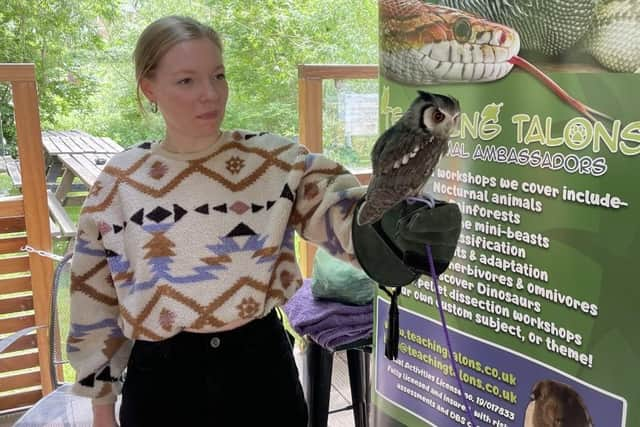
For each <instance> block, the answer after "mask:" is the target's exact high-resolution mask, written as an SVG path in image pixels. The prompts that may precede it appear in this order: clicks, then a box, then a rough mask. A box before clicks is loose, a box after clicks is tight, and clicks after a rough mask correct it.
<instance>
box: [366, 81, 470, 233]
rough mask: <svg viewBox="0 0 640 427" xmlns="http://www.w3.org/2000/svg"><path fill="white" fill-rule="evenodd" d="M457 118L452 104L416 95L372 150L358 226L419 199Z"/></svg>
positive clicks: (456, 106) (428, 95) (429, 95)
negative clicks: (404, 203) (371, 169)
mask: <svg viewBox="0 0 640 427" xmlns="http://www.w3.org/2000/svg"><path fill="white" fill-rule="evenodd" d="M459 117H460V104H459V103H458V100H457V99H455V98H451V97H448V96H445V95H438V94H435V93H428V92H425V91H421V90H419V91H418V97H417V98H416V99H415V100H414V101H413V102H412V103H411V105H410V106H409V109H408V110H407V111H406V112H405V113H404V114H403V115H402V117H400V119H399V120H398V121H397V122H396V123H395V124H394V125H393V126H391V127H390V128H389V129H387V130H386V131H385V132H384V133H383V134H382V135H380V137H379V138H378V140H377V141H376V143H375V145H374V146H373V150H372V151H371V164H372V165H373V174H372V177H371V182H370V183H369V187H368V188H367V193H366V196H365V202H364V203H363V204H362V206H361V207H360V210H359V211H358V217H357V222H358V224H359V225H364V224H370V223H373V222H376V221H378V220H379V219H380V218H382V216H383V214H384V213H385V212H386V211H387V210H389V209H390V208H392V207H393V206H395V205H396V204H397V203H399V202H401V201H402V200H404V199H406V198H407V197H415V196H418V195H419V194H420V190H421V189H422V187H423V186H424V185H425V184H426V182H427V180H428V179H429V177H430V176H431V174H432V173H433V170H434V169H435V167H436V164H437V163H438V161H439V160H440V158H441V157H442V156H443V155H444V154H445V153H446V152H447V149H448V143H449V136H450V135H451V133H452V132H453V131H454V130H455V129H456V128H457V126H458V124H459V120H460V119H459Z"/></svg>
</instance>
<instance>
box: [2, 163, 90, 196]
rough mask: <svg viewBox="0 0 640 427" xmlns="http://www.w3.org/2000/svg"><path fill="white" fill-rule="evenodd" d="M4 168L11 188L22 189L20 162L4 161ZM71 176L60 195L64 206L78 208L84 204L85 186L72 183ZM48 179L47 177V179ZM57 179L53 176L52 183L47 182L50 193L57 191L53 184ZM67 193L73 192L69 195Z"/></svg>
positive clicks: (56, 185) (56, 186) (56, 184)
mask: <svg viewBox="0 0 640 427" xmlns="http://www.w3.org/2000/svg"><path fill="white" fill-rule="evenodd" d="M5 166H6V169H7V175H9V177H10V178H11V182H12V183H13V186H14V187H16V188H17V189H21V188H22V175H21V174H20V161H19V160H17V159H10V160H6V161H5ZM70 176H71V182H67V183H65V182H63V183H61V186H62V185H64V187H65V189H64V193H63V195H62V197H63V200H62V203H63V205H65V206H78V205H81V204H82V203H83V202H84V199H85V197H86V195H87V186H86V185H85V184H83V183H75V184H74V183H73V182H72V181H73V175H70ZM47 178H49V177H47ZM56 179H57V177H56V176H55V175H53V176H52V181H50V182H47V188H48V189H49V190H52V191H58V190H57V188H58V183H57V182H55V180H56ZM69 192H73V193H71V194H69ZM74 193H77V194H74Z"/></svg>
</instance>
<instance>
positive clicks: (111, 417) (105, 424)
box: [92, 403, 118, 427]
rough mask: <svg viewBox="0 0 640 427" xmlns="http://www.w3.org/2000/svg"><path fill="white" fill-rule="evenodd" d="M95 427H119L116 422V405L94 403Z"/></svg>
mask: <svg viewBox="0 0 640 427" xmlns="http://www.w3.org/2000/svg"><path fill="white" fill-rule="evenodd" d="M92 406H93V427H118V423H117V422H116V412H115V406H116V405H115V403H104V404H99V403H94V404H93V405H92Z"/></svg>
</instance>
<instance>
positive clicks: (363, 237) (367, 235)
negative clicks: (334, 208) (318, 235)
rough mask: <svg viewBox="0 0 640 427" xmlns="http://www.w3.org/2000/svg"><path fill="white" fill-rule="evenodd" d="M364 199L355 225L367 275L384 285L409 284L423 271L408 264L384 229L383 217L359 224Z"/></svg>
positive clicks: (356, 248) (354, 234)
mask: <svg viewBox="0 0 640 427" xmlns="http://www.w3.org/2000/svg"><path fill="white" fill-rule="evenodd" d="M363 202H364V199H362V200H360V201H359V202H358V205H357V206H356V209H355V213H354V215H353V221H352V223H351V224H352V225H351V239H352V241H353V249H354V252H355V255H356V258H357V259H358V262H359V263H360V266H361V267H362V269H363V270H364V272H365V273H367V276H369V277H371V278H372V279H373V280H375V281H376V282H378V284H379V285H382V286H405V285H408V284H409V283H411V282H413V281H415V280H417V279H418V278H419V277H420V274H419V273H417V272H415V271H413V270H411V269H410V268H408V267H407V266H406V265H405V263H404V262H403V259H402V258H403V257H402V253H401V252H400V251H399V250H398V248H397V247H396V246H395V245H394V244H393V242H392V241H391V240H389V238H388V236H386V235H385V234H384V232H383V231H382V229H381V226H380V221H378V222H375V223H373V224H365V225H358V221H357V220H356V218H357V217H358V210H359V209H360V207H361V205H362V203H363Z"/></svg>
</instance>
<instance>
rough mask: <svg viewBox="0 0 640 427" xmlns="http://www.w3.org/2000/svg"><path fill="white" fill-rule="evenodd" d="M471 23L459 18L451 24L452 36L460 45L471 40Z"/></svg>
mask: <svg viewBox="0 0 640 427" xmlns="http://www.w3.org/2000/svg"><path fill="white" fill-rule="evenodd" d="M471 32H472V30H471V23H470V22H469V20H468V19H466V18H459V19H458V20H457V21H456V22H454V23H453V35H454V37H455V38H456V40H458V41H459V42H460V43H466V42H468V41H469V39H470V38H471Z"/></svg>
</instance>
